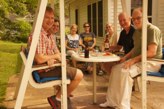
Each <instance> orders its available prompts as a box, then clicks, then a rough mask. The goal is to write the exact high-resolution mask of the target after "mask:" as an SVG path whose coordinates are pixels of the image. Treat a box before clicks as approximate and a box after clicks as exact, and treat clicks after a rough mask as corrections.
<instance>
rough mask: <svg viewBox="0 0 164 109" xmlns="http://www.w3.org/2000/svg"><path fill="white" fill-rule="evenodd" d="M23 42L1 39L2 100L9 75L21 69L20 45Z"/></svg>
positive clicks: (0, 98)
mask: <svg viewBox="0 0 164 109" xmlns="http://www.w3.org/2000/svg"><path fill="white" fill-rule="evenodd" d="M21 45H23V43H12V42H4V41H0V86H1V88H0V102H2V100H3V99H4V95H5V92H6V86H7V83H8V80H9V77H10V76H12V75H13V74H16V73H18V72H19V71H20V68H21V59H20V55H19V51H20V46H21Z"/></svg>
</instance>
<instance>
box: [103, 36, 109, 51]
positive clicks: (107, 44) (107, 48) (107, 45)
mask: <svg viewBox="0 0 164 109" xmlns="http://www.w3.org/2000/svg"><path fill="white" fill-rule="evenodd" d="M109 47H110V43H109V36H108V34H107V35H106V37H105V40H104V50H105V51H109Z"/></svg>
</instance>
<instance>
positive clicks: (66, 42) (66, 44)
mask: <svg viewBox="0 0 164 109" xmlns="http://www.w3.org/2000/svg"><path fill="white" fill-rule="evenodd" d="M65 46H66V48H67V49H68V50H73V48H71V47H69V46H68V40H66V41H65Z"/></svg>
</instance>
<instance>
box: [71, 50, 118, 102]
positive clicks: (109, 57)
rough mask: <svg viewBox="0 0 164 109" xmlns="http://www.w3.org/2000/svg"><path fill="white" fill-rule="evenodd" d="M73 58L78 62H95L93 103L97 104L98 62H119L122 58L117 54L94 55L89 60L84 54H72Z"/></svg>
mask: <svg viewBox="0 0 164 109" xmlns="http://www.w3.org/2000/svg"><path fill="white" fill-rule="evenodd" d="M71 57H72V58H73V59H74V60H76V61H82V62H93V103H96V63H97V62H115V61H119V60H120V57H119V56H117V55H115V54H106V53H93V54H91V55H90V56H89V58H84V53H80V54H78V53H75V52H73V53H72V54H71Z"/></svg>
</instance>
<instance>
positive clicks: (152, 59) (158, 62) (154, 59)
mask: <svg viewBox="0 0 164 109" xmlns="http://www.w3.org/2000/svg"><path fill="white" fill-rule="evenodd" d="M147 61H148V62H155V63H157V64H164V60H163V59H156V58H149V59H148V60H147Z"/></svg>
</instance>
